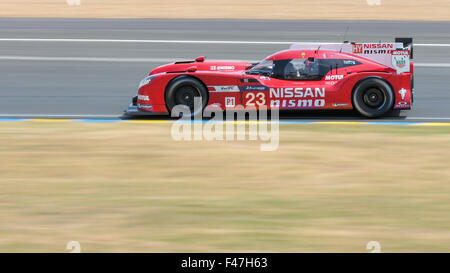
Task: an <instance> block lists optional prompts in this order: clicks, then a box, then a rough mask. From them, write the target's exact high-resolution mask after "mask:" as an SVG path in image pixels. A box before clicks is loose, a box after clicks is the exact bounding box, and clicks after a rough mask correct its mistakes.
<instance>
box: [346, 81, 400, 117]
mask: <svg viewBox="0 0 450 273" xmlns="http://www.w3.org/2000/svg"><path fill="white" fill-rule="evenodd" d="M368 79H378V80H382V81H384V82H385V83H387V84H388V85H389V87H390V88H391V89H392V91H394V87H393V86H392V84H391V83H390V82H389V81H388V80H386V79H385V78H383V77H380V76H367V77H364V78H362V79H360V80H359V81H358V82H356V83H355V85H354V86H353V89H352V92H351V93H350V99H351V102H352V107H353V109H355V102H354V101H353V94H354V93H355V90H356V87H358V85H359V84H361V82H363V81H365V80H368ZM393 95H394V99H395V93H394V94H393ZM394 106H395V101H394V105H393V106H392V109H394Z"/></svg>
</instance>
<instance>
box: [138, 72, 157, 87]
mask: <svg viewBox="0 0 450 273" xmlns="http://www.w3.org/2000/svg"><path fill="white" fill-rule="evenodd" d="M156 76H158V75H151V76H147V77H145V78H144V79H143V80H142V81H141V82H140V83H139V87H138V89H139V88H141V87H142V86H144V85H147V84H149V83H151V82H152V80H153V79H154V78H156Z"/></svg>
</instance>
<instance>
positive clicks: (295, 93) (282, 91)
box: [270, 87, 325, 98]
mask: <svg viewBox="0 0 450 273" xmlns="http://www.w3.org/2000/svg"><path fill="white" fill-rule="evenodd" d="M270 98H325V87H322V88H317V87H316V88H309V87H308V88H302V87H299V88H276V89H275V88H270Z"/></svg>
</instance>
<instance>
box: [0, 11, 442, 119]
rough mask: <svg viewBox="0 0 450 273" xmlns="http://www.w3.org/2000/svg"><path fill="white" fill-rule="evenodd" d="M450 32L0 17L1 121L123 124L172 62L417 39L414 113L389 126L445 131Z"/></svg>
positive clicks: (382, 26)
mask: <svg viewBox="0 0 450 273" xmlns="http://www.w3.org/2000/svg"><path fill="white" fill-rule="evenodd" d="M347 27H349V30H348V34H347V36H346V37H344V33H345V32H346V29H347ZM449 29H450V22H375V21H363V22H353V21H348V22H346V21H245V20H161V19H158V20H153V19H148V20H141V19H136V20H134V19H117V20H112V19H101V20H100V19H6V18H2V19H0V118H2V117H3V118H4V117H26V118H38V117H43V118H45V117H60V118H71V117H73V118H79V117H83V118H89V117H91V118H96V117H98V118H117V117H119V116H121V115H122V113H123V110H125V109H126V107H127V106H128V104H129V102H130V99H131V97H132V96H134V95H135V94H136V92H137V90H136V89H137V84H138V83H139V81H140V80H141V79H142V78H143V77H144V76H145V75H146V74H147V73H148V72H149V71H150V70H151V69H153V68H155V67H157V66H159V65H162V64H165V63H168V62H171V61H174V60H190V59H193V58H195V57H197V56H201V55H204V56H206V57H207V58H209V59H232V60H252V61H254V60H260V59H263V58H264V57H266V56H267V55H270V54H272V53H273V52H275V51H278V50H282V49H286V48H288V47H289V44H290V43H291V42H294V41H295V42H341V41H343V40H344V39H345V40H349V41H361V42H377V41H380V40H381V41H390V40H393V38H394V37H413V38H414V43H415V48H414V62H415V63H416V66H415V104H414V106H413V108H414V109H413V110H412V111H403V112H401V113H400V115H399V116H390V117H385V118H383V120H394V121H396V120H401V121H405V120H407V121H427V122H449V121H450V90H449V86H448V84H449V82H450V31H449ZM158 118H160V117H158ZM282 118H284V119H298V120H359V119H363V118H361V117H359V116H358V115H357V114H355V113H353V112H348V111H346V112H325V113H318V112H312V113H309V112H300V111H296V112H291V113H284V114H283V115H282Z"/></svg>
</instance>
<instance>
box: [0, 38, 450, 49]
mask: <svg viewBox="0 0 450 273" xmlns="http://www.w3.org/2000/svg"><path fill="white" fill-rule="evenodd" d="M0 42H77V43H78V42H80V43H86V42H91V43H157V44H267V45H291V44H294V43H303V44H310V45H319V44H322V45H325V44H334V43H339V42H300V41H297V42H295V41H208V40H127V39H42V38H1V39H0ZM414 46H419V47H421V46H424V47H450V44H422V43H418V44H414Z"/></svg>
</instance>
